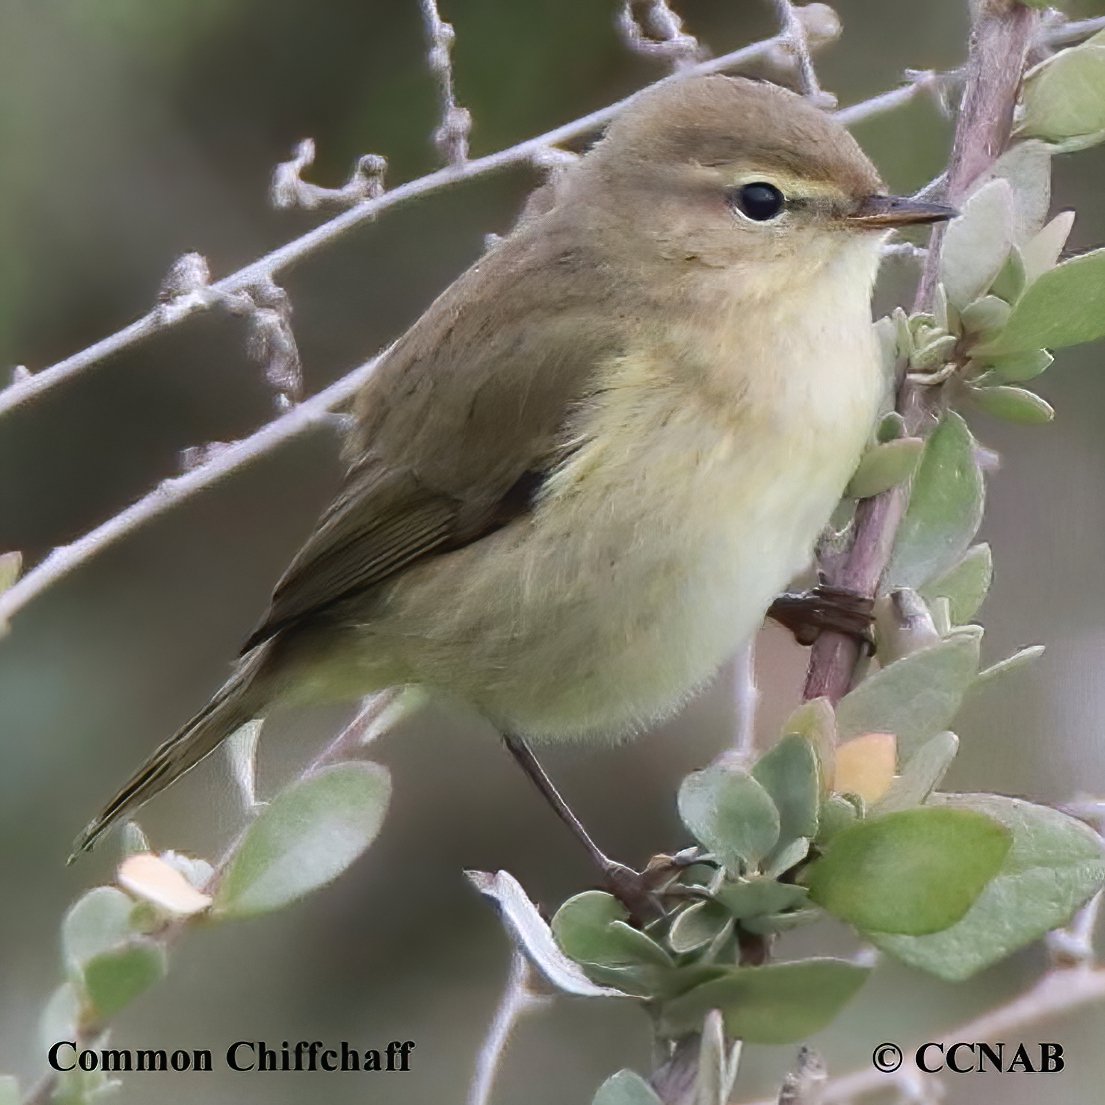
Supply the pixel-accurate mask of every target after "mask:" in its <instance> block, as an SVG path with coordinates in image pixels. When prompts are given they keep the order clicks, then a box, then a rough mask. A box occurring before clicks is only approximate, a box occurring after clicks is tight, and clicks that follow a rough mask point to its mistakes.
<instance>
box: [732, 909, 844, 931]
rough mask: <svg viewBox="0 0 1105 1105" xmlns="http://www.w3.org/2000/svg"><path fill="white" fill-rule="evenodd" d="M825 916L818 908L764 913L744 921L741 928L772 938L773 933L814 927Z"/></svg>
mask: <svg viewBox="0 0 1105 1105" xmlns="http://www.w3.org/2000/svg"><path fill="white" fill-rule="evenodd" d="M824 916H825V913H824V911H823V910H820V909H816V908H812V909H792V910H790V911H789V912H787V913H762V914H760V916H758V917H749V918H748V920H747V921H742V922H741V928H743V929H745V930H746V931H747V932H753V933H756V934H757V935H759V936H770V935H771V934H772V933H777V932H790V931H791V930H792V929H796V928H801V927H802V926H803V925H812V924H813V923H814V921H820V920H822V919H823V918H824Z"/></svg>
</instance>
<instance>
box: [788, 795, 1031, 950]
mask: <svg viewBox="0 0 1105 1105" xmlns="http://www.w3.org/2000/svg"><path fill="white" fill-rule="evenodd" d="M1010 843H1011V836H1010V833H1009V831H1008V830H1007V829H1005V828H1004V827H1003V826H1002V825H1001V824H999V823H998V822H996V821H994V820H993V819H992V818H989V817H987V816H985V815H984V814H981V813H976V812H975V811H973V810H966V809H942V808H934V807H931V806H922V807H920V808H919V809H912V810H902V811H901V812H899V813H889V814H886V815H885V816H884V817H878V818H873V819H870V820H867V821H861V822H858V823H857V824H855V825H853V826H851V827H850V828H847V829H842V830H841V831H840V832H839V833H837V834H836V836H835V837H833V839H832V841H831V842H830V843H829V846H828V850H827V851H826V853H825V855H824V856H823V857H822V858H821V859H819V860H818V861H817V862H816V863H813V864H811V865H810V867H809V880H808V884H809V890H810V898H811V899H812V900H813V901H815V902H817V903H818V904H819V905H821V906H823V907H824V908H825V909H827V910H828V911H829V912H830V913H832V914H833V915H834V916H836V917H839V918H840V919H841V920H842V921H847V922H849V923H850V924H852V925H854V926H855V927H856V928H857V929H859V930H860V931H861V932H882V933H891V932H892V933H908V934H909V935H912V936H918V935H921V934H923V933H930V932H939V931H941V930H942V929H946V928H948V927H949V926H951V925H954V924H955V922H956V921H958V920H959V919H960V918H961V917H962V916H963V915H964V914H965V913H966V912H967V910H968V909H970V907H971V903H972V902H974V900H975V899H976V898H977V897H978V896H979V894H980V893H981V892H982V889H983V887H984V886H985V885H986V884H987V883H988V882H989V881H990V880H991V879H992V878H993V877H994V875H996V874H997V872H998V869H999V868H1000V867H1001V864H1002V862H1003V861H1004V859H1005V857H1006V854H1007V853H1008V851H1009V847H1010Z"/></svg>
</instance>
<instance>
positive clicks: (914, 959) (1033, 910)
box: [869, 794, 1105, 981]
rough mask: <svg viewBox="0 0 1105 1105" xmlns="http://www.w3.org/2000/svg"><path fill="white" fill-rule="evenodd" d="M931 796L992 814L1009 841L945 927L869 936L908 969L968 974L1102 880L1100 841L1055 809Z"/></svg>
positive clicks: (1069, 908) (1019, 943) (1067, 913)
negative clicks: (997, 864)
mask: <svg viewBox="0 0 1105 1105" xmlns="http://www.w3.org/2000/svg"><path fill="white" fill-rule="evenodd" d="M931 801H932V802H933V803H934V804H937V805H938V806H939V807H941V808H945V809H952V810H970V811H976V812H980V813H983V814H985V815H986V816H987V817H990V818H993V819H994V820H995V821H998V822H1000V823H1001V824H1002V825H1004V826H1005V827H1006V830H1007V831H1008V832H1010V833H1011V834H1012V841H1013V845H1012V847H1011V848H1010V850H1009V853H1008V854H1007V855H1006V857H1005V860H1004V862H1003V863H1002V865H1001V868H1000V870H999V871H998V873H997V875H996V877H995V878H994V879H993V880H992V881H991V882H990V883H989V885H988V886H987V887H986V888H985V889H984V890H983V891H982V893H981V894H980V895H979V897H978V899H977V900H976V901H975V903H974V905H972V906H971V908H970V909H969V910H968V912H967V914H966V915H965V916H964V917H963V918H962V919H961V920H960V921H959V922H958V923H956V924H955V925H953V926H952V927H951V928H948V929H945V930H944V931H943V932H938V933H933V934H931V935H928V936H892V935H889V934H882V933H870V934H869V935H870V937H871V939H872V940H873V941H874V942H875V943H876V944H877V945H878V946H879V947H880V948H882V949H883V950H884V951H886V952H889V953H890V954H891V955H893V956H895V957H896V958H898V959H901V960H903V961H904V962H906V963H909V964H911V965H912V966H914V967H919V968H921V969H922V970H925V971H928V972H930V973H931V974H934V975H938V976H939V977H940V978H946V979H950V980H953V981H958V980H961V979H964V978H969V977H970V976H971V975H973V974H974V973H975V972H976V971H980V970H982V969H983V968H984V967H989V966H990V965H991V964H993V963H997V962H998V961H999V960H1001V959H1004V958H1005V957H1006V956H1007V955H1009V954H1010V953H1012V952H1014V951H1016V950H1017V949H1018V948H1021V947H1024V945H1025V944H1028V943H1031V942H1032V941H1033V940H1037V939H1039V938H1040V937H1041V936H1043V935H1044V934H1045V933H1047V932H1049V931H1050V930H1051V929H1054V928H1058V927H1059V926H1060V925H1063V924H1065V923H1066V922H1067V921H1068V920H1069V919H1070V918H1071V916H1072V915H1073V914H1074V911H1075V910H1076V909H1078V907H1079V906H1081V905H1082V904H1083V903H1084V902H1086V901H1087V900H1088V899H1089V898H1091V897H1092V896H1093V895H1094V894H1095V893H1096V892H1097V891H1098V890H1099V889H1100V888H1101V886H1102V884H1103V883H1105V854H1103V852H1102V843H1101V839H1100V838H1099V837H1098V836H1097V834H1096V833H1094V832H1093V831H1092V830H1090V829H1089V828H1087V826H1085V825H1083V824H1082V822H1080V821H1075V820H1074V819H1073V818H1071V817H1067V816H1066V815H1065V814H1062V813H1060V812H1059V811H1058V810H1053V809H1049V808H1048V807H1046V806H1036V805H1033V804H1032V803H1030V802H1023V801H1021V800H1019V799H1017V798H1005V797H1003V796H1001V795H997V794H940V795H934V796H933V798H932V799H931Z"/></svg>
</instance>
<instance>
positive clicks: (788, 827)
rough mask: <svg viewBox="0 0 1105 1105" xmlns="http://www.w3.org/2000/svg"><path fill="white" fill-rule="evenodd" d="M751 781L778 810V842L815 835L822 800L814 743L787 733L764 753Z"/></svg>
mask: <svg viewBox="0 0 1105 1105" xmlns="http://www.w3.org/2000/svg"><path fill="white" fill-rule="evenodd" d="M752 778H753V779H755V780H756V782H758V783H759V784H760V786H762V787H763V788H764V790H766V791H767V793H768V794H769V795H770V796H771V800H772V802H774V803H775V808H776V809H777V810H778V811H779V839H780V841H782V842H784V843H785V842H787V841H791V840H794V839H795V838H796V837H800V836H805V837H811V838H812V837H814V836H815V835H816V834H817V808H818V805H819V804H820V799H821V782H820V779H819V778H818V764H817V753H816V752H815V751H814V747H813V744H812V743H811V742H810V741H809V740H807V739H806V738H805V737H801V736H799V735H798V734H797V733H790V734H788V735H787V736H785V737H783V738H782V739H781V740H779V741H778V742H777V743H776V744H775V746H774V747H773V748H771V749H769V750H768V751H767V752H765V753H764V754H763V755H762V756H761V757H760V758H759V759H758V760H757V761H756V763H755V765H754V766H753V768H752Z"/></svg>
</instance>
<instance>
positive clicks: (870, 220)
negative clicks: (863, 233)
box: [845, 196, 959, 230]
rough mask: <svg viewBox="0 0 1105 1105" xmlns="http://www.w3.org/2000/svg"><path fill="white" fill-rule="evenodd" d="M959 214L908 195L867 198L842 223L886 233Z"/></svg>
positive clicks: (948, 208) (940, 205) (943, 205)
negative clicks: (892, 229)
mask: <svg viewBox="0 0 1105 1105" xmlns="http://www.w3.org/2000/svg"><path fill="white" fill-rule="evenodd" d="M958 214H959V212H958V211H956V209H955V208H954V207H948V206H947V205H946V204H943V203H928V202H927V201H924V200H914V199H909V198H908V197H907V196H867V197H865V198H864V199H863V200H861V201H860V205H859V207H857V208H856V209H855V210H854V211H853V212H852V213H851V214H850V215H848V216H847V217H846V219H845V221H846V222H847V223H848V225H849V226H854V227H857V228H859V229H862V230H867V229H870V230H887V229H891V228H893V227H896V226H919V225H922V224H924V223H940V222H944V221H945V220H947V219H954V218H955V216H956V215H958Z"/></svg>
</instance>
